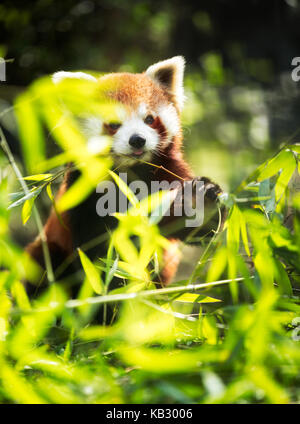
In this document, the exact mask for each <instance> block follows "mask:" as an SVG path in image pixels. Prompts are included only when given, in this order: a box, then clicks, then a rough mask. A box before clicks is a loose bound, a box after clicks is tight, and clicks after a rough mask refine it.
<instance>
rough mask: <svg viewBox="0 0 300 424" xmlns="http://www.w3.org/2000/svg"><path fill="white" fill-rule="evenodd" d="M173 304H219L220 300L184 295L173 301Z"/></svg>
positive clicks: (196, 295)
mask: <svg viewBox="0 0 300 424" xmlns="http://www.w3.org/2000/svg"><path fill="white" fill-rule="evenodd" d="M175 302H188V303H215V302H221V300H220V299H214V298H213V297H209V296H204V295H202V294H195V293H184V294H182V295H181V296H179V297H177V298H176V299H175Z"/></svg>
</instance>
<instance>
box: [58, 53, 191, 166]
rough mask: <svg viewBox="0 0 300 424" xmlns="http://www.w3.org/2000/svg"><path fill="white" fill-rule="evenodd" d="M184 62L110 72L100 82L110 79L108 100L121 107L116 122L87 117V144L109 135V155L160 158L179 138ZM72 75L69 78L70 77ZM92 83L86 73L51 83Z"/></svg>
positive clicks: (65, 75) (63, 74) (176, 60)
mask: <svg viewBox="0 0 300 424" xmlns="http://www.w3.org/2000/svg"><path fill="white" fill-rule="evenodd" d="M183 68H184V59H183V58H182V57H180V56H177V57H174V58H172V59H168V60H165V61H162V62H159V63H157V64H155V65H152V66H150V67H149V68H148V69H147V71H146V72H144V73H141V74H131V73H113V74H107V75H105V76H103V77H101V78H100V80H110V81H111V82H112V85H111V86H113V87H115V88H114V89H113V90H112V91H111V92H108V93H107V95H108V97H110V98H112V99H114V100H116V101H118V102H120V103H121V104H122V105H123V106H124V107H123V108H122V111H121V112H120V116H119V117H118V120H117V121H116V122H101V120H100V119H99V118H97V117H89V118H87V119H86V120H85V121H84V123H83V130H84V132H85V134H86V135H87V137H88V143H89V142H90V141H91V140H93V142H95V140H96V137H97V136H99V135H100V134H101V131H102V132H104V133H106V134H109V135H110V136H112V147H111V149H112V153H113V155H116V156H125V157H129V158H130V159H131V161H130V162H132V161H133V162H135V161H136V160H138V159H143V160H150V159H151V158H152V157H153V156H154V155H160V154H162V153H163V151H164V149H165V148H166V147H167V146H168V145H169V144H170V143H172V142H173V141H174V139H175V137H177V139H181V125H180V117H179V113H180V109H181V107H182V103H183V99H184V95H183V87H182V80H183ZM72 75H73V76H72ZM84 75H86V79H89V80H91V78H92V79H93V80H95V82H96V83H97V79H96V78H94V77H92V76H91V75H89V74H83V73H66V72H58V73H56V74H54V76H53V81H54V82H55V83H57V82H59V81H60V80H61V79H63V78H72V77H73V78H84Z"/></svg>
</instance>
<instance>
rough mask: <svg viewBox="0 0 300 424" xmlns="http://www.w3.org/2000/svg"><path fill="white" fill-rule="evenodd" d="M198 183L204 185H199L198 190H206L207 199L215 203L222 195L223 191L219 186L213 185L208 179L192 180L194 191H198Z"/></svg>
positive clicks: (196, 178)
mask: <svg viewBox="0 0 300 424" xmlns="http://www.w3.org/2000/svg"><path fill="white" fill-rule="evenodd" d="M197 183H202V184H200V185H199V188H198V190H204V198H205V199H209V200H210V201H215V202H216V201H217V200H218V198H219V195H220V194H221V193H222V189H221V187H220V186H219V185H218V184H215V183H213V182H212V181H211V180H210V179H209V178H207V177H195V178H194V179H193V180H192V187H193V190H197Z"/></svg>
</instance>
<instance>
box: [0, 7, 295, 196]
mask: <svg viewBox="0 0 300 424" xmlns="http://www.w3.org/2000/svg"><path fill="white" fill-rule="evenodd" d="M299 24H300V4H299V2H298V1H297V0H273V1H264V2H263V1H258V0H247V1H243V2H241V1H237V0H232V1H223V0H215V1H211V0H202V1H199V2H196V3H195V2H189V1H184V2H183V1H179V0H173V1H166V0H161V1H144V0H142V1H135V0H127V1H120V0H83V1H71V0H65V1H63V2H57V1H56V2H55V1H53V0H38V1H36V2H31V1H26V0H22V1H21V0H19V1H17V0H14V1H8V0H4V1H2V2H1V5H0V31H1V37H0V56H2V57H4V58H5V59H7V60H8V62H7V64H6V82H1V83H0V114H1V115H0V123H2V124H3V125H4V126H5V127H6V129H8V130H9V131H10V133H11V134H12V135H17V131H16V126H15V123H14V117H13V112H12V111H11V112H7V111H6V110H7V108H9V107H10V106H11V104H12V101H13V99H14V98H15V96H16V95H17V94H18V93H20V92H21V91H22V90H23V89H24V88H25V87H26V86H27V85H28V84H30V83H31V82H32V81H33V80H34V79H36V78H38V77H39V76H42V75H45V74H51V73H53V72H55V71H58V70H77V69H91V70H95V71H100V72H102V71H103V72H111V71H130V72H141V71H143V70H145V69H146V68H147V67H148V66H149V65H151V64H152V63H155V62H157V61H160V60H162V59H166V58H168V57H171V56H173V55H183V56H184V57H185V58H186V78H185V87H186V96H187V101H186V105H185V110H184V113H183V125H184V136H185V144H184V145H185V153H186V156H187V158H188V161H189V162H190V163H191V165H192V167H193V169H194V172H195V174H197V175H206V176H208V177H211V178H212V179H214V180H215V181H216V182H218V183H219V184H220V185H221V186H222V187H223V189H225V190H229V191H232V190H234V189H235V188H236V187H237V185H238V184H239V183H240V181H241V180H242V179H243V178H245V177H246V176H247V175H248V174H249V173H250V172H251V171H252V170H253V169H254V168H255V167H256V166H257V165H258V164H259V163H261V162H262V161H263V160H265V159H266V158H268V157H270V156H271V155H272V153H273V152H276V151H277V150H278V148H279V146H280V145H281V144H282V143H284V142H286V141H287V140H288V139H289V140H290V141H299V139H300V137H299V136H298V133H297V130H298V128H299V123H298V121H299V118H298V111H299V106H300V100H299V99H300V97H299V96H298V93H299V85H300V82H299V83H297V82H294V81H293V80H292V78H291V71H292V69H293V67H292V66H291V61H292V58H293V57H295V56H298V55H300V48H299V45H300V43H299V41H300V25H299ZM8 138H9V141H10V144H11V147H12V150H13V153H14V154H17V153H18V143H17V142H16V140H14V139H13V138H12V137H10V136H9V137H8Z"/></svg>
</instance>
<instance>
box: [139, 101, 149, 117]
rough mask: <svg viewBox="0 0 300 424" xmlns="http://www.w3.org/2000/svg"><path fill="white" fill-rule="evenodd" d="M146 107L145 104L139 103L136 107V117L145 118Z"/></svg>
mask: <svg viewBox="0 0 300 424" xmlns="http://www.w3.org/2000/svg"><path fill="white" fill-rule="evenodd" d="M147 110H148V108H147V105H146V104H145V103H141V104H140V105H139V107H138V116H139V117H140V118H145V117H146V114H147Z"/></svg>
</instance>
